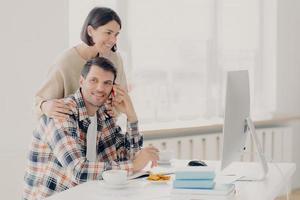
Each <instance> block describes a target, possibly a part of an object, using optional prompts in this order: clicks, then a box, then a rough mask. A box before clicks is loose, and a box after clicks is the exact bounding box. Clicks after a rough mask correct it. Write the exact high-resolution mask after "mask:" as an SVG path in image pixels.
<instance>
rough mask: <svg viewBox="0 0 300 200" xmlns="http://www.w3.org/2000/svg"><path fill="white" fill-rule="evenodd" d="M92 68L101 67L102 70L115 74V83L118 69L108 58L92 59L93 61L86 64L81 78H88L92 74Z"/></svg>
mask: <svg viewBox="0 0 300 200" xmlns="http://www.w3.org/2000/svg"><path fill="white" fill-rule="evenodd" d="M91 66H97V67H100V68H101V69H103V70H104V71H109V72H111V73H113V75H114V80H113V82H115V80H116V78H117V69H116V68H115V66H114V64H113V63H112V62H111V61H110V60H108V59H107V58H104V57H96V58H92V59H90V60H88V61H87V62H86V63H85V64H84V66H83V68H82V70H81V76H83V78H86V76H87V75H88V73H89V72H90V69H91Z"/></svg>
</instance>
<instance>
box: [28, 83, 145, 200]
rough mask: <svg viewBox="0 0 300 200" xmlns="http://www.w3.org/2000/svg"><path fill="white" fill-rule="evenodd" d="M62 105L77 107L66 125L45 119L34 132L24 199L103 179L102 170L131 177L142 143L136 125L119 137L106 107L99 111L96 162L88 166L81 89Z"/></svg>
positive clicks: (119, 131) (84, 114)
mask: <svg viewBox="0 0 300 200" xmlns="http://www.w3.org/2000/svg"><path fill="white" fill-rule="evenodd" d="M65 101H74V102H75V103H76V107H74V109H73V110H72V112H73V114H72V115H71V116H70V117H69V119H68V120H67V121H65V122H62V123H59V122H57V121H55V120H53V119H51V118H48V117H46V116H45V115H44V116H43V117H42V118H41V120H40V125H39V127H38V128H37V129H35V131H34V132H33V139H32V144H31V147H30V151H29V155H28V164H27V168H26V172H25V177H24V181H25V186H24V191H23V199H42V198H45V197H47V196H50V195H52V194H53V193H56V192H61V191H64V190H66V189H68V188H71V187H74V186H76V185H78V184H80V183H82V182H85V181H87V180H99V179H102V176H101V175H102V172H103V171H105V170H110V169H125V170H128V172H129V173H132V167H133V166H132V159H133V157H134V154H135V153H136V152H137V151H138V150H140V148H141V146H142V143H143V137H142V136H141V135H140V134H139V132H138V123H137V122H136V123H128V124H127V133H125V134H122V133H121V128H120V127H119V126H117V125H116V124H115V122H114V120H113V119H112V118H111V117H110V116H109V115H107V114H106V109H105V107H104V106H102V107H100V108H99V110H98V111H97V118H98V127H97V130H98V133H97V161H95V162H90V161H88V160H87V158H86V133H87V129H88V126H89V124H90V119H89V117H88V114H87V110H86V107H85V105H84V101H83V99H82V95H81V92H80V89H79V90H77V92H76V93H75V94H74V95H71V96H69V97H67V98H65Z"/></svg>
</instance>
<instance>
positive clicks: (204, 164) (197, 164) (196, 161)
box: [188, 160, 207, 166]
mask: <svg viewBox="0 0 300 200" xmlns="http://www.w3.org/2000/svg"><path fill="white" fill-rule="evenodd" d="M188 166H207V164H206V163H205V162H203V161H201V160H191V161H190V162H189V163H188Z"/></svg>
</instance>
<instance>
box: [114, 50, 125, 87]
mask: <svg viewBox="0 0 300 200" xmlns="http://www.w3.org/2000/svg"><path fill="white" fill-rule="evenodd" d="M117 59H118V69H117V70H118V74H117V80H116V81H117V83H118V84H120V85H121V86H122V87H124V88H125V89H126V90H127V91H128V86H127V78H126V75H125V70H124V65H123V60H122V57H121V56H120V54H119V53H118V54H117Z"/></svg>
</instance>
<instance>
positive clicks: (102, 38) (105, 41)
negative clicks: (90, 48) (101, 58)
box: [88, 20, 120, 54]
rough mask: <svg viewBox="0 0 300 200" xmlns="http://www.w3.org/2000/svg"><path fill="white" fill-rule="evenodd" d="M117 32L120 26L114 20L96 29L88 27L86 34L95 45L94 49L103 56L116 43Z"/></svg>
mask: <svg viewBox="0 0 300 200" xmlns="http://www.w3.org/2000/svg"><path fill="white" fill-rule="evenodd" d="M119 32H120V25H119V24H118V23H117V22H116V21H114V20H113V21H110V22H108V23H107V24H105V25H103V26H99V27H98V28H96V29H94V28H93V27H92V26H88V33H89V35H90V36H91V37H92V39H93V41H94V43H95V44H94V47H95V48H96V50H97V51H98V52H99V53H100V54H105V53H107V52H109V51H110V50H111V48H112V47H113V46H114V45H115V44H116V42H117V36H118V35H119Z"/></svg>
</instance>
